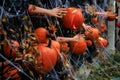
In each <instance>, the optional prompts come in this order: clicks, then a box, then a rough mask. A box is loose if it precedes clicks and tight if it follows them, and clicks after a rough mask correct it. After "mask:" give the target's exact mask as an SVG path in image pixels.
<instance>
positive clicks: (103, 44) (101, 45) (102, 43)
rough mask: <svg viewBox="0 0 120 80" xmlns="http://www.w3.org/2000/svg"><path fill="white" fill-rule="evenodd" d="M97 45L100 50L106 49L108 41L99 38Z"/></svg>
mask: <svg viewBox="0 0 120 80" xmlns="http://www.w3.org/2000/svg"><path fill="white" fill-rule="evenodd" d="M96 45H97V47H98V48H104V47H107V46H108V41H107V39H105V38H103V37H99V38H98V40H97V41H96Z"/></svg>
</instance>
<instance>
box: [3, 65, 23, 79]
mask: <svg viewBox="0 0 120 80" xmlns="http://www.w3.org/2000/svg"><path fill="white" fill-rule="evenodd" d="M2 77H3V78H4V79H7V78H8V77H11V79H12V80H21V77H20V76H19V74H18V70H17V69H16V68H15V67H11V66H6V67H4V69H3V76H2Z"/></svg>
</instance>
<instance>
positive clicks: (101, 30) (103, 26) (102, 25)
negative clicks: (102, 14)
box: [100, 21, 107, 33]
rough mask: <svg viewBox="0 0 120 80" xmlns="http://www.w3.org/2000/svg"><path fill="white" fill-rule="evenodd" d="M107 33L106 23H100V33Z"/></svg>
mask: <svg viewBox="0 0 120 80" xmlns="http://www.w3.org/2000/svg"><path fill="white" fill-rule="evenodd" d="M105 31H107V27H106V25H105V23H104V22H103V21H101V22H100V32H101V33H104V32H105Z"/></svg>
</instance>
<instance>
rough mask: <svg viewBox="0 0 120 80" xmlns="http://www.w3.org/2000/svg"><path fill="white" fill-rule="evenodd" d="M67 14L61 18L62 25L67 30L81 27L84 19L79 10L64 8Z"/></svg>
mask: <svg viewBox="0 0 120 80" xmlns="http://www.w3.org/2000/svg"><path fill="white" fill-rule="evenodd" d="M66 10H67V13H66V15H64V16H63V18H62V24H63V26H64V27H66V28H68V29H77V28H79V27H80V26H82V23H83V22H84V17H83V15H82V10H81V9H80V8H74V7H69V8H66Z"/></svg>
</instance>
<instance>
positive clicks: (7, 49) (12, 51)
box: [3, 40, 19, 58]
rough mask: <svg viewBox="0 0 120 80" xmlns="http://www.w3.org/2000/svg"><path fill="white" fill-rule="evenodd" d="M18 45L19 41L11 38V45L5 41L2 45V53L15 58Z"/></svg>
mask: <svg viewBox="0 0 120 80" xmlns="http://www.w3.org/2000/svg"><path fill="white" fill-rule="evenodd" d="M18 47H19V43H18V42H17V41H16V40H11V45H9V44H8V43H5V44H4V45H3V51H4V55H5V56H8V57H12V58H15V57H16V56H17V54H16V52H17V50H18V49H17V48H18Z"/></svg>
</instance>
